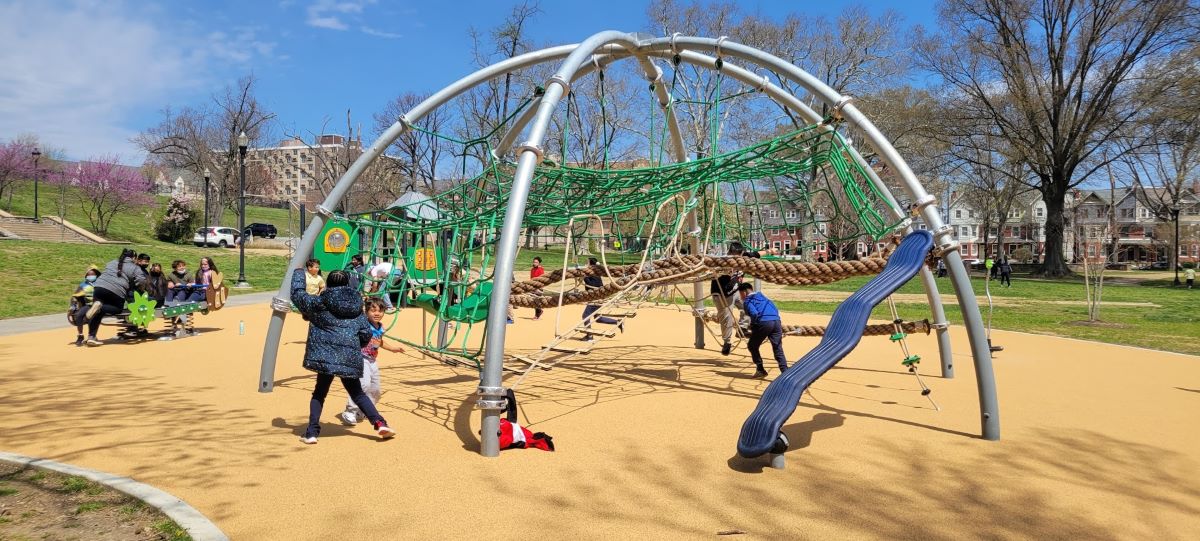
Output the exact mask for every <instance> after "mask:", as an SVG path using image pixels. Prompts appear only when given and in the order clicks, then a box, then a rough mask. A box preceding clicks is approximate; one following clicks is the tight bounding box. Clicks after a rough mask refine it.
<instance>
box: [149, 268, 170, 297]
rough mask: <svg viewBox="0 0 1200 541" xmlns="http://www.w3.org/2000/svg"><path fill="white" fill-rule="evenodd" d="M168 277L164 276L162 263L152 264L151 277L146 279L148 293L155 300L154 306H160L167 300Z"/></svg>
mask: <svg viewBox="0 0 1200 541" xmlns="http://www.w3.org/2000/svg"><path fill="white" fill-rule="evenodd" d="M167 290H168V288H167V277H165V276H163V271H162V265H159V264H158V263H154V264H151V265H150V278H148V279H147V280H146V294H147V295H149V296H150V299H151V300H153V301H154V307H155V308H160V307H162V305H163V303H165V302H166V301H167Z"/></svg>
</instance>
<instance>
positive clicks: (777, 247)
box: [774, 241, 779, 250]
mask: <svg viewBox="0 0 1200 541" xmlns="http://www.w3.org/2000/svg"><path fill="white" fill-rule="evenodd" d="M774 246H775V249H776V250H778V249H779V241H775V244H774Z"/></svg>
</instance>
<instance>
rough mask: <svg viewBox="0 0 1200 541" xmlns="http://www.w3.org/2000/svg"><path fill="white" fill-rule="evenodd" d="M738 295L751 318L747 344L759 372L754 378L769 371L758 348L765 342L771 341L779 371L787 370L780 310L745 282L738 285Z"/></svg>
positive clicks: (763, 375) (764, 375)
mask: <svg viewBox="0 0 1200 541" xmlns="http://www.w3.org/2000/svg"><path fill="white" fill-rule="evenodd" d="M738 295H739V296H740V297H741V298H742V307H743V309H744V310H745V311H746V315H747V316H750V340H749V342H748V343H747V344H746V347H747V349H749V350H750V359H751V360H753V361H754V366H756V367H758V371H757V372H755V373H754V377H756V378H761V377H766V375H767V370H766V368H763V360H762V354H761V353H759V352H758V348H759V347H761V346H762V343H763V340H770V341H771V351H772V352H774V353H775V362H776V363H779V371H780V372H783V371H784V370H787V367H788V364H787V356H786V355H784V354H783V323H781V322H780V320H779V309H778V308H776V307H775V303H773V302H771V299H768V298H767V296H766V295H763V294H762V293H755V292H754V285H753V284H749V283H745V282H743V283H742V284H740V285H738Z"/></svg>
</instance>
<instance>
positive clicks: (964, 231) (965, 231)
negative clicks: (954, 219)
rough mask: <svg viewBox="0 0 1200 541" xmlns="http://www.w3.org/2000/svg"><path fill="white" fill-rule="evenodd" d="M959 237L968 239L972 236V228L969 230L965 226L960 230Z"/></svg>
mask: <svg viewBox="0 0 1200 541" xmlns="http://www.w3.org/2000/svg"><path fill="white" fill-rule="evenodd" d="M959 236H961V237H963V238H967V237H969V236H971V228H969V227H967V226H965V225H964V226H962V227H960V228H959Z"/></svg>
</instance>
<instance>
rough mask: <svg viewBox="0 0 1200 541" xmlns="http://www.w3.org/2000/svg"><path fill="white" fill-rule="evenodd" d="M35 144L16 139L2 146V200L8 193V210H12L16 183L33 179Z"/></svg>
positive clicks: (0, 146)
mask: <svg viewBox="0 0 1200 541" xmlns="http://www.w3.org/2000/svg"><path fill="white" fill-rule="evenodd" d="M34 148H35V146H34V143H33V142H31V141H28V140H23V139H16V140H13V141H9V142H7V143H4V144H0V198H3V197H4V192H6V191H7V192H8V210H9V211H11V210H12V192H13V188H14V187H15V185H16V183H17V182H18V181H21V180H25V179H28V178H33V156H32V155H31V154H32V153H33V149H34Z"/></svg>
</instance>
